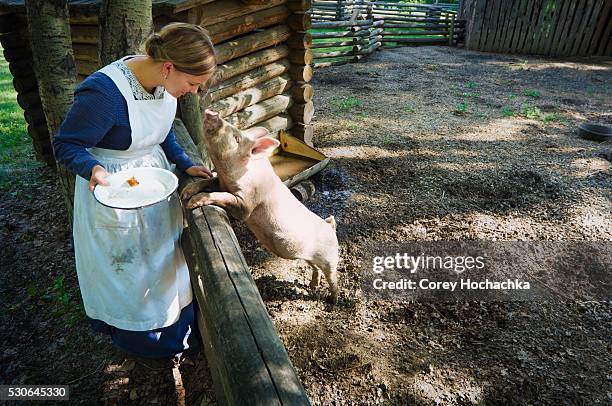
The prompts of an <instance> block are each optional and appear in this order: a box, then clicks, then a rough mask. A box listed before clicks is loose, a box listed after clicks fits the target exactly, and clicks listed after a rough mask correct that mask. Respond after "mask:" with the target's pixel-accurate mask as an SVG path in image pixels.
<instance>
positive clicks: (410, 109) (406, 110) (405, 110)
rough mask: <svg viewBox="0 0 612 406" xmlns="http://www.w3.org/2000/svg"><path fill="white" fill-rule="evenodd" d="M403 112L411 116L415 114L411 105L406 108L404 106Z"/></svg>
mask: <svg viewBox="0 0 612 406" xmlns="http://www.w3.org/2000/svg"><path fill="white" fill-rule="evenodd" d="M404 112H406V113H411V114H412V113H415V110H414V106H413V105H411V104H407V105H406V106H404Z"/></svg>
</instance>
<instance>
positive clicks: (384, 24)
mask: <svg viewBox="0 0 612 406" xmlns="http://www.w3.org/2000/svg"><path fill="white" fill-rule="evenodd" d="M309 13H310V15H311V17H312V21H313V23H312V28H313V30H312V33H311V34H312V50H313V58H314V61H315V67H322V66H330V65H339V64H343V63H347V62H357V61H359V60H360V59H362V58H364V57H365V56H367V55H369V54H371V53H372V52H374V51H375V50H376V49H378V48H380V47H382V46H384V47H395V46H409V45H413V46H414V45H455V44H457V42H460V41H462V40H463V33H464V22H463V21H461V20H458V19H457V18H456V16H457V13H456V12H455V11H453V10H452V9H450V8H449V7H448V5H442V6H437V5H425V4H410V3H401V2H396V1H394V2H390V1H371V0H345V1H343V0H339V1H331V0H327V1H324V0H321V1H314V2H313V5H312V8H311V9H310V11H309Z"/></svg>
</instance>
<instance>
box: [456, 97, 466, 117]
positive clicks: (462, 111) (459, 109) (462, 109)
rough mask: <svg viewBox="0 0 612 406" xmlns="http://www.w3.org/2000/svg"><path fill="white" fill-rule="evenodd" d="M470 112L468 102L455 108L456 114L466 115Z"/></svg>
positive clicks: (463, 102)
mask: <svg viewBox="0 0 612 406" xmlns="http://www.w3.org/2000/svg"><path fill="white" fill-rule="evenodd" d="M467 112H468V102H467V100H464V101H462V102H461V103H459V104H457V105H456V106H455V110H454V111H453V113H455V114H466V113H467Z"/></svg>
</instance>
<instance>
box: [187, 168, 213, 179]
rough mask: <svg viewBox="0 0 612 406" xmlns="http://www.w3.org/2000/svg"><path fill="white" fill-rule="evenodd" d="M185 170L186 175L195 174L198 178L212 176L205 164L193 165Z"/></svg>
mask: <svg viewBox="0 0 612 406" xmlns="http://www.w3.org/2000/svg"><path fill="white" fill-rule="evenodd" d="M185 172H186V173H187V175H190V176H197V177H200V178H212V176H213V174H212V172H211V171H209V170H208V168H207V167H205V166H197V165H194V166H192V167H190V168H187V169H185Z"/></svg>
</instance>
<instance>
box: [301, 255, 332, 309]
mask: <svg viewBox="0 0 612 406" xmlns="http://www.w3.org/2000/svg"><path fill="white" fill-rule="evenodd" d="M307 262H308V264H309V265H310V266H311V268H312V279H311V280H310V288H311V289H316V288H317V286H319V283H320V282H321V271H323V274H324V275H325V279H326V280H327V283H328V284H329V290H330V291H331V300H332V302H333V303H334V304H336V303H338V278H337V276H336V268H337V266H338V264H337V263H336V264H332V263H330V262H328V261H317V260H312V261H307Z"/></svg>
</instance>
